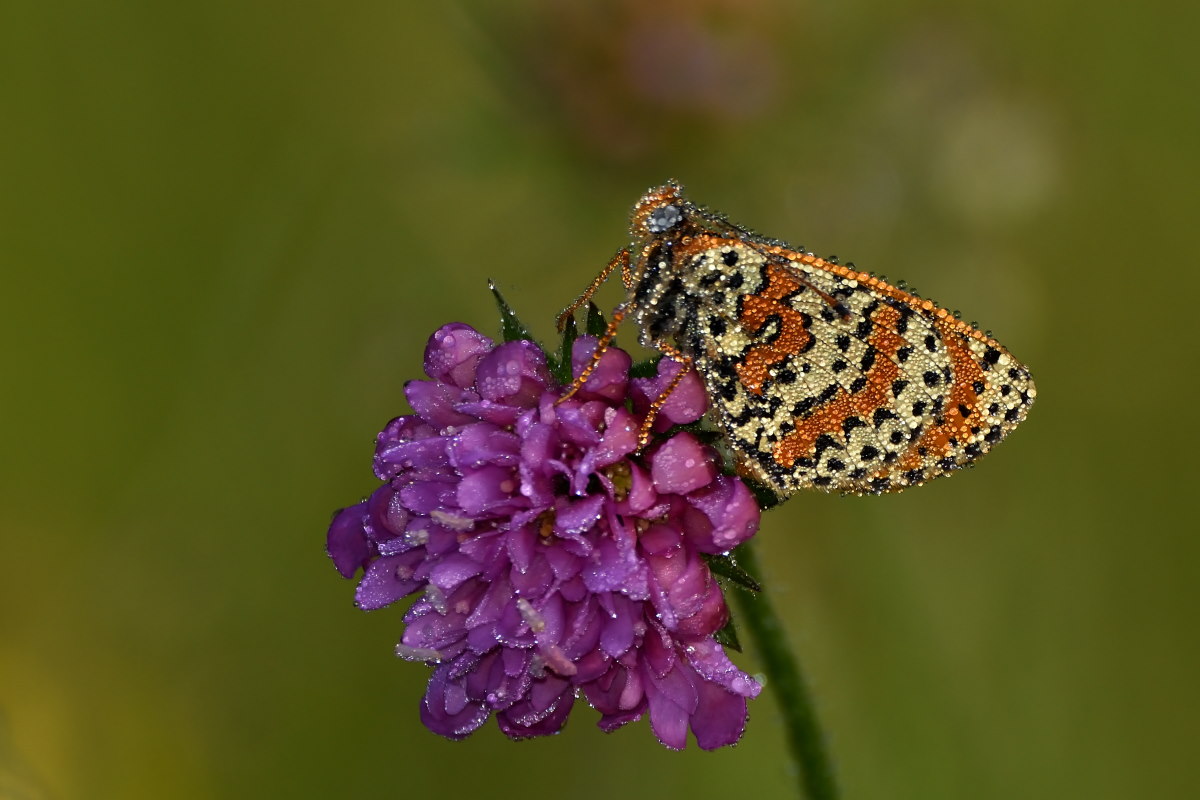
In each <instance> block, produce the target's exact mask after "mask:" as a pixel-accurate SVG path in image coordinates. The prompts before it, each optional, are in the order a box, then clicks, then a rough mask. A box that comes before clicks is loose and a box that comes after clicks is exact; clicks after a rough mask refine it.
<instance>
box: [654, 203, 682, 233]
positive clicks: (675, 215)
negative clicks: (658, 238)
mask: <svg viewBox="0 0 1200 800" xmlns="http://www.w3.org/2000/svg"><path fill="white" fill-rule="evenodd" d="M682 219H683V212H681V211H680V210H679V209H678V208H677V207H675V206H663V207H662V208H656V209H654V210H653V211H651V212H650V216H649V217H647V218H646V230H648V231H650V232H651V233H662V232H663V231H668V230H670V229H671V228H674V227H675V226H676V225H678V224H679V223H680V221H681V220H682Z"/></svg>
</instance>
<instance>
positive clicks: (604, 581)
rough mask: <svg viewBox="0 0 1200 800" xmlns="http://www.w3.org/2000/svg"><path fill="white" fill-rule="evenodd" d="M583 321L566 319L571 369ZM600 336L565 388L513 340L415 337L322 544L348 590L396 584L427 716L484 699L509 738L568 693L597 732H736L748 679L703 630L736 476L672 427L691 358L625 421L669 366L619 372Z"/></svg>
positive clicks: (451, 729)
mask: <svg viewBox="0 0 1200 800" xmlns="http://www.w3.org/2000/svg"><path fill="white" fill-rule="evenodd" d="M595 346H596V340H595V339H594V338H591V337H580V338H579V339H577V340H575V342H574V348H573V351H572V354H571V355H572V366H573V369H574V374H575V375H579V374H580V372H581V371H582V369H583V368H584V366H586V365H587V364H589V363H590V361H591V355H592V352H593V350H594V349H595ZM631 363H632V359H631V358H630V357H629V355H628V354H626V353H624V352H623V351H621V350H619V349H617V348H610V349H609V350H608V351H607V352H605V353H604V355H603V356H602V357H601V359H600V361H599V363H598V365H597V366H596V369H595V370H594V371H593V373H592V375H591V376H590V377H589V379H588V380H587V381H586V382H585V383H584V385H583V386H581V387H580V388H579V390H578V391H577V392H576V393H575V395H573V396H572V397H570V398H568V399H566V400H561V396H562V394H563V392H564V387H563V386H561V385H559V384H558V383H557V382H556V381H555V380H554V378H553V377H552V375H551V370H550V368H549V366H548V363H547V359H546V356H545V353H544V352H543V351H542V350H541V349H540V348H539V347H538V346H537V345H535V344H533V343H532V342H527V341H511V342H505V343H502V344H496V343H495V342H493V341H492V340H491V339H489V338H488V337H486V336H484V335H483V334H480V333H479V332H478V331H476V330H474V329H473V328H471V327H469V326H467V325H462V324H457V323H456V324H451V325H446V326H444V327H443V328H441V329H440V330H438V331H437V332H435V333H434V335H433V336H432V337H431V338H430V340H429V344H428V346H427V347H426V350H425V371H426V374H427V375H428V378H429V379H428V380H419V381H411V382H409V384H408V385H407V386H406V388H405V393H406V396H407V399H408V402H409V404H410V405H411V406H412V408H413V410H414V413H413V414H410V415H406V416H401V417H397V418H396V419H394V420H392V421H391V422H390V423H388V425H387V426H386V427H385V428H384V430H383V431H382V432H381V433H380V434H379V436H378V441H377V445H376V448H375V459H374V464H375V473H376V475H377V476H378V478H379V479H380V480H381V481H382V483H381V485H380V486H379V487H378V488H377V489H376V490H375V491H374V492H373V493H372V494H371V496H370V497H369V498H368V499H366V500H364V501H363V502H361V503H359V504H358V505H355V506H351V507H349V508H345V509H342V510H341V511H339V512H338V513H337V514H336V515H335V516H334V519H333V522H332V524H331V525H330V528H329V534H328V540H327V541H328V544H327V549H328V553H329V555H330V557H331V558H332V559H333V562H334V565H335V566H336V567H337V569H338V571H339V572H341V574H342V575H343V576H345V577H347V578H353V577H355V576H356V575H357V574H358V571H359V570H360V569H361V570H362V574H361V577H360V578H359V579H358V587H357V590H356V593H355V600H356V602H357V605H358V606H359V607H360V608H363V609H377V608H382V607H384V606H387V605H390V604H392V603H394V602H396V601H398V600H400V599H401V598H404V597H406V596H410V595H417V599H416V600H415V601H414V602H413V603H412V605H411V606H410V607H409V608H408V610H407V612H406V613H405V615H404V621H405V630H404V634H403V636H402V638H401V641H400V643H399V644H398V645H397V646H396V654H397V655H398V656H400V657H401V658H403V659H406V660H409V661H415V662H424V663H427V664H429V665H431V666H432V667H433V671H432V674H431V676H430V679H429V685H428V687H427V690H426V693H425V697H424V699H423V701H422V703H421V707H420V716H421V720H422V722H424V724H425V725H426V726H427V727H429V729H430V730H432V731H434V732H436V733H439V734H441V735H443V736H446V737H448V738H451V739H461V738H464V737H466V736H468V735H470V734H471V733H472V732H473V731H475V730H477V729H478V728H479V727H480V726H482V725H483V724H484V723H485V722H486V721H487V720H488V719H489V718H494V719H495V720H496V723H497V724H498V725H499V727H500V729H501V731H503V732H504V733H505V734H506V735H507V736H509V737H511V738H514V739H519V738H526V737H531V736H543V735H547V734H552V733H556V732H557V731H559V730H561V729H562V727H563V725H564V724H565V723H566V721H567V719H568V716H569V714H570V711H571V709H572V707H573V705H574V703H575V700H576V698H577V696H581V697H583V698H584V699H585V700H586V702H587V703H588V704H589V705H591V706H592V707H594V708H595V709H596V710H597V711H599V713H600V720H599V722H598V724H599V726H600V727H601V728H602V729H603V730H605V731H611V730H614V729H616V728H619V727H621V726H623V725H625V724H626V723H628V722H631V721H633V720H636V719H639V718H641V717H643V716H645V715H648V716H649V718H650V724H651V728H652V729H653V731H654V733H655V735H656V736H657V737H658V739H659V740H660V741H661V742H662V743H663V744H664V745H666V746H668V747H671V748H682V747H684V746H685V744H686V740H687V734H688V731H689V730H690V731H691V732H692V733H693V734H694V735H695V737H696V742H697V743H698V744H699V746H700V747H702V748H705V749H712V748H715V747H721V746H723V745H728V744H732V743H734V742H736V741H737V740H738V738H739V737H740V736H741V733H742V730H743V728H744V726H745V722H746V701H747V699H748V698H752V697H755V696H756V695H757V694H758V693H759V691H760V685H759V683H758V682H757V681H756V680H755V679H754V678H752V677H750V676H749V675H747V674H745V673H743V672H742V671H741V670H739V669H738V668H737V667H736V666H734V665H733V664H732V662H730V661H729V659H728V657H727V656H726V654H725V651H724V649H723V648H722V647H721V646H720V645H719V644H717V642H716V641H715V639H714V638H713V636H714V634H715V633H716V632H717V631H718V630H720V629H721V628H722V627H723V626H724V625H725V623H726V622H727V620H728V618H729V614H728V610H727V608H726V605H725V600H724V596H723V594H722V591H721V588H720V585H719V584H718V583H717V582H716V580H714V578H713V575H712V573H711V572H710V571H709V568H708V566H707V562H706V561H705V560H704V559H703V558H702V557H701V556H702V554H719V553H723V552H726V551H728V550H729V549H730V548H732V547H734V546H736V545H737V544H739V543H741V542H743V541H745V540H746V539H748V538H749V537H750V536H752V535H753V533H754V531H755V530H756V529H757V526H758V522H759V510H758V506H757V504H756V503H755V501H754V498H753V496H752V494H751V492H750V490H749V489H748V488H747V487H746V486H745V485H744V484H743V483H742V482H741V480H739V479H738V478H736V477H732V476H728V475H724V474H722V473H721V471H720V469H719V468H718V465H717V461H716V454H715V453H714V452H712V451H711V450H710V449H709V448H707V447H706V446H705V445H703V444H702V443H701V442H700V441H699V440H697V439H696V438H695V437H694V436H692V435H691V434H689V433H675V434H673V435H672V434H671V433H670V429H671V428H672V426H675V425H680V424H686V423H690V422H693V421H695V420H697V419H698V418H699V417H700V416H702V415H703V414H704V413H705V410H706V401H705V398H704V389H703V386H702V385H701V384H700V382H699V379H698V378H697V377H696V376H695V375H694V374H690V375H687V376H685V377H684V378H683V380H682V382H681V383H680V384H679V386H678V388H677V389H676V391H675V392H674V393H673V394H672V395H671V396H670V398H669V399H668V400H667V402H666V403H665V404H664V405H663V406H662V408H661V409H659V412H658V419H657V421H656V423H655V428H654V431H655V433H656V434H657V435H656V436H655V438H653V439H652V440H651V442H650V444H649V445H648V446H647V447H646V448H645V449H644V450H642V451H639V448H638V435H639V432H640V430H641V426H642V420H643V419H644V417H645V414H646V413H647V411H648V409H649V407H650V405H651V403H652V402H653V401H654V400H655V398H657V397H658V396H659V394H660V393H661V392H662V390H663V387H665V386H667V385H668V383H670V381H671V380H672V378H673V377H674V376H675V372H676V370H677V369H678V365H675V364H673V363H672V362H669V361H665V362H663V363H662V364H660V368H659V374H658V375H657V376H655V377H653V378H630V377H629V369H630V365H631Z"/></svg>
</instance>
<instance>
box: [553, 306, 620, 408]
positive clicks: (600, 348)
mask: <svg viewBox="0 0 1200 800" xmlns="http://www.w3.org/2000/svg"><path fill="white" fill-rule="evenodd" d="M564 313H570V309H568V311H567V312H564ZM626 313H627V308H626V306H625V304H624V303H622V304H621V305H619V306H617V307H616V308H614V309H613V312H612V319H610V320H609V323H608V328H607V329H606V330H605V331H604V335H603V336H601V337H600V340H599V341H598V342H596V350H595V351H594V352H593V353H592V360H591V361H590V362H588V365H587V366H586V367H584V368H583V370H582V371H581V372H580V373H579V377H577V378H576V379H575V380H573V381H571V385H570V386H568V387H567V390H566V391H565V392H563V396H562V397H560V398H558V399H557V400H555V401H554V405H558V404H559V403H561V402H562V401H564V400H566V399H567V398H568V397H570V396H571V395H573V394H575V393H576V392H577V391H579V387H580V386H583V385H584V384H585V383H587V379H588V378H590V377H591V376H592V373H593V372H595V371H596V367H597V366H599V365H600V359H601V358H603V357H604V353H605V351H606V350H608V346H609V345H610V344H612V340H613V339H615V338H616V336H617V328H618V327H620V325H621V320H623V319H625V314H626Z"/></svg>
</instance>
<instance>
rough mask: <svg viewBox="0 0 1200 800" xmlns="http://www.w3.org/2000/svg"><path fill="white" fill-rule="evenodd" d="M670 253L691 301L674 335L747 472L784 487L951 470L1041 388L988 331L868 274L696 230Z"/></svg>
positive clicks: (854, 486) (987, 443)
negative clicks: (689, 314)
mask: <svg viewBox="0 0 1200 800" xmlns="http://www.w3.org/2000/svg"><path fill="white" fill-rule="evenodd" d="M678 256H679V257H680V262H683V263H686V264H687V272H688V273H689V283H692V284H694V285H695V287H696V288H695V290H694V291H693V292H690V293H689V294H691V295H692V297H694V298H697V300H696V302H695V303H694V305H695V314H694V317H693V321H692V322H691V323H690V324H689V325H688V326H687V328H688V329H687V331H684V332H681V333H683V336H682V337H681V338H682V339H683V340H684V341H687V342H690V346H688V347H687V348H686V349H687V350H689V351H691V355H692V356H693V358H694V359H695V361H696V366H697V368H698V370H699V371H700V373H701V375H702V376H703V377H704V379H705V381H706V383H707V387H708V390H709V394H710V396H711V397H712V398H713V402H714V406H715V408H716V410H717V413H718V416H719V417H720V420H721V423H722V424H723V426H724V428H725V429H726V431H727V433H728V436H729V439H730V443H731V445H732V447H733V448H734V449H735V450H736V451H737V453H738V455H739V458H740V460H741V462H742V468H743V470H744V471H745V472H747V473H748V474H750V475H752V476H753V477H756V478H758V479H759V480H761V481H763V482H765V483H767V484H768V485H770V486H772V487H773V488H775V489H776V490H777V491H779V492H780V493H782V494H789V493H791V492H793V491H795V490H797V489H801V488H808V487H816V488H821V489H826V490H829V491H835V490H836V491H845V492H853V493H872V494H878V493H881V492H888V491H898V490H901V489H903V488H905V487H907V486H913V485H917V484H920V483H923V482H925V481H928V480H930V479H932V478H935V477H938V476H940V475H944V474H947V473H949V472H952V471H954V470H957V469H959V468H961V467H963V466H965V465H966V464H968V463H970V462H971V461H973V460H974V459H976V458H978V457H979V456H981V455H983V454H984V453H985V452H987V451H988V450H989V449H990V448H991V447H992V446H993V445H994V444H995V443H996V442H998V441H1000V440H1001V439H1003V438H1004V437H1005V436H1006V435H1007V434H1008V432H1009V431H1011V430H1012V429H1013V428H1014V427H1016V425H1018V424H1019V423H1020V422H1021V420H1023V419H1024V417H1025V414H1026V412H1027V410H1028V408H1029V406H1030V404H1031V403H1032V401H1033V398H1034V396H1035V394H1036V391H1035V389H1034V385H1033V382H1032V380H1031V379H1030V377H1029V372H1028V370H1026V369H1025V367H1023V366H1022V365H1021V364H1019V363H1018V362H1017V361H1016V360H1015V359H1013V357H1012V356H1011V355H1010V354H1009V353H1008V351H1007V350H1005V349H1004V348H1003V347H1001V346H1000V345H999V344H998V343H997V342H995V341H993V340H992V339H990V338H989V337H987V336H985V335H984V334H982V333H981V332H979V331H977V330H975V329H974V328H972V327H971V326H969V325H966V324H965V323H963V322H961V321H960V320H957V319H955V318H954V316H953V315H951V314H948V313H947V312H946V311H945V310H944V309H940V308H938V307H937V306H935V305H934V304H933V303H932V302H930V301H927V300H922V299H921V298H918V297H915V296H914V295H911V294H908V293H906V292H904V291H902V290H900V289H898V288H896V287H894V286H891V285H890V284H887V283H886V282H883V281H880V280H878V279H876V278H874V277H873V276H870V275H867V274H865V273H860V272H856V271H855V270H853V269H849V268H846V267H843V266H840V265H837V264H833V263H830V262H827V261H824V260H822V259H820V258H817V257H815V256H812V255H810V254H806V253H802V252H797V251H792V250H789V249H787V248H786V247H783V246H782V245H777V244H767V243H758V242H754V241H747V240H746V239H745V238H721V237H715V236H700V237H696V239H695V240H693V241H692V242H690V243H689V244H688V246H687V247H686V248H684V249H681V251H680V252H679V253H678ZM680 262H677V263H680Z"/></svg>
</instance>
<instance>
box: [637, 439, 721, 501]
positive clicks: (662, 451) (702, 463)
mask: <svg viewBox="0 0 1200 800" xmlns="http://www.w3.org/2000/svg"><path fill="white" fill-rule="evenodd" d="M650 475H651V476H652V477H653V479H654V488H655V489H657V490H658V491H659V492H661V493H664V494H666V493H674V494H687V493H688V492H694V491H695V490H697V489H699V488H701V487H703V486H707V485H708V484H710V483H712V481H713V478H715V477H717V466H716V464H715V463H714V459H713V458H712V456H711V454H710V453H708V452H707V451H706V450H705V448H704V446H703V445H701V444H700V442H699V441H698V440H697V439H696V437H695V436H692V435H691V434H690V433H679V434H676V435H675V436H672V437H671V438H670V439H668V440H667V441H665V442H663V443H662V445H661V446H659V448H658V449H657V450H656V451H655V452H654V455H652V456H651V457H650Z"/></svg>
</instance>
